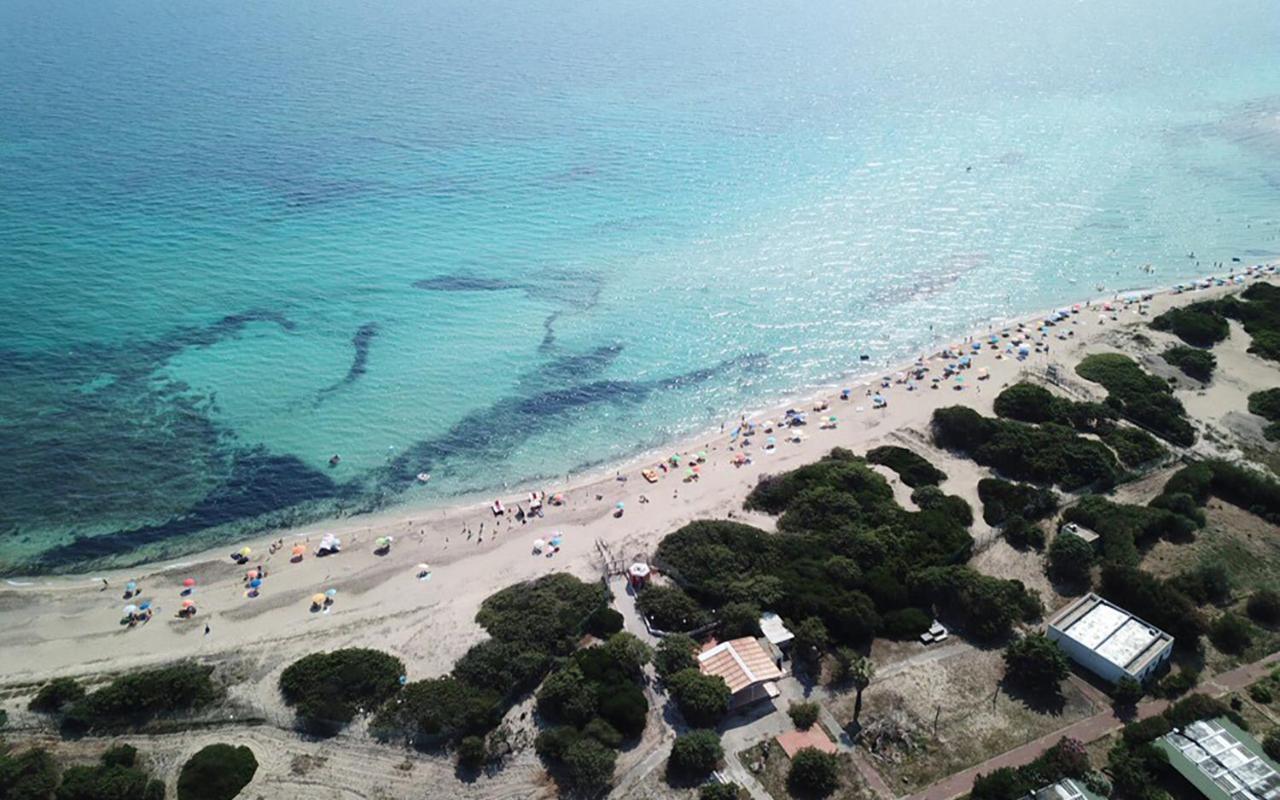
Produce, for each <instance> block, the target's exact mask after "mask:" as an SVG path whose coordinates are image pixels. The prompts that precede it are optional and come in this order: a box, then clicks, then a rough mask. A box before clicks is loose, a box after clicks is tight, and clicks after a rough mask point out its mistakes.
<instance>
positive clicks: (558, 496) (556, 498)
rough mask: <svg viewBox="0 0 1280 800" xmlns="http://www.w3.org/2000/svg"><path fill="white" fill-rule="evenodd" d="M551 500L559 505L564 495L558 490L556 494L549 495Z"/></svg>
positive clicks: (562, 501)
mask: <svg viewBox="0 0 1280 800" xmlns="http://www.w3.org/2000/svg"><path fill="white" fill-rule="evenodd" d="M551 502H553V503H555V504H556V505H561V504H562V503H564V495H563V494H560V493H558V492H557V493H556V494H553V495H551Z"/></svg>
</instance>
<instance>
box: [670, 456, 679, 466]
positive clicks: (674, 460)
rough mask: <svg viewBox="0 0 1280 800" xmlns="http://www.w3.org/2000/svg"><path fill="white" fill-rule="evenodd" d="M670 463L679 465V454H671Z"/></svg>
mask: <svg viewBox="0 0 1280 800" xmlns="http://www.w3.org/2000/svg"><path fill="white" fill-rule="evenodd" d="M671 463H672V464H679V463H680V454H679V453H674V454H672V456H671Z"/></svg>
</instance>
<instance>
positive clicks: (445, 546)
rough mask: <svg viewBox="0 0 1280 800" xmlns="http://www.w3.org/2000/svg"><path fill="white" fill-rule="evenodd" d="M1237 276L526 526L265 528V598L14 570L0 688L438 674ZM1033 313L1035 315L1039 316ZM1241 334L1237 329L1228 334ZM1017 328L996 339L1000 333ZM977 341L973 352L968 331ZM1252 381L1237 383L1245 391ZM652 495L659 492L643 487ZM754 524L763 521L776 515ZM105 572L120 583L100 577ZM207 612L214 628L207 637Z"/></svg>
mask: <svg viewBox="0 0 1280 800" xmlns="http://www.w3.org/2000/svg"><path fill="white" fill-rule="evenodd" d="M1238 288H1239V287H1232V286H1226V287H1216V288H1212V289H1205V290H1198V291H1194V292H1188V293H1183V294H1177V295H1175V294H1172V293H1160V294H1157V295H1156V296H1155V297H1154V299H1153V300H1152V301H1151V303H1150V311H1149V315H1148V316H1146V317H1142V316H1139V314H1138V313H1137V304H1134V305H1132V306H1130V307H1119V306H1118V307H1117V309H1118V310H1117V311H1116V312H1115V317H1116V318H1115V319H1112V314H1111V313H1103V312H1102V311H1101V303H1099V302H1094V303H1093V304H1092V306H1090V307H1086V308H1084V309H1082V311H1081V312H1080V313H1079V314H1076V315H1073V316H1072V317H1071V318H1070V320H1069V321H1068V322H1064V323H1061V324H1059V325H1058V326H1056V327H1053V328H1049V329H1048V338H1047V339H1045V341H1046V342H1047V343H1048V345H1049V348H1050V349H1049V352H1048V353H1033V354H1032V355H1030V356H1029V357H1028V358H1026V359H1025V360H1024V361H1018V360H1017V359H1015V358H1013V357H1010V356H1005V357H1003V358H997V353H999V352H1001V350H993V349H990V348H989V347H987V346H985V344H984V346H983V348H982V350H981V351H979V352H977V353H974V354H973V369H970V370H968V371H965V372H964V373H963V374H964V376H965V380H964V382H963V387H964V388H963V389H960V390H957V389H955V388H954V387H955V382H954V381H953V380H946V381H943V382H942V383H941V384H940V388H938V389H936V390H934V389H930V388H929V378H928V377H926V379H925V381H924V382H922V383H921V384H920V385H919V387H918V388H917V390H916V391H913V392H909V391H907V389H906V388H905V386H903V385H901V384H896V383H895V384H893V385H891V386H890V387H889V388H888V389H883V390H880V391H882V392H883V393H884V395H885V397H886V398H887V400H888V407H887V408H885V409H882V410H873V409H872V402H871V398H870V397H869V396H867V394H866V392H867V391H868V387H867V386H865V385H864V384H863V383H857V384H854V393H853V397H852V398H851V399H850V400H848V401H843V400H840V399H839V398H838V397H829V398H826V399H827V401H828V402H829V403H830V410H828V411H826V412H822V413H819V412H815V411H812V405H813V399H812V398H811V399H810V400H809V401H806V402H805V403H804V405H803V408H802V410H804V411H806V412H808V413H809V422H810V424H809V425H808V426H807V427H805V428H804V429H803V430H804V432H805V436H806V438H805V440H804V441H802V442H800V443H792V442H790V441H787V440H786V439H785V438H784V432H783V431H778V432H776V435H777V445H776V449H774V450H773V451H772V452H766V450H765V447H764V445H765V440H766V438H767V437H766V436H765V435H763V434H762V435H759V436H756V437H755V438H754V440H753V442H752V445H751V447H750V448H748V452H749V453H750V454H751V457H752V459H753V460H752V463H750V464H747V465H744V466H740V467H735V466H734V465H733V464H732V463H731V458H732V457H733V456H734V455H736V454H737V453H739V452H740V451H741V447H740V445H735V444H734V443H733V442H731V439H730V436H729V433H728V432H727V431H726V432H725V433H718V432H717V433H714V434H707V435H704V436H701V437H696V438H694V439H692V440H690V441H687V442H685V443H683V444H682V445H681V446H678V447H675V448H672V450H671V451H670V452H681V453H694V452H697V451H700V450H705V451H707V455H708V458H707V462H706V463H705V464H703V465H702V468H701V475H700V477H699V478H698V480H697V481H696V482H689V481H685V480H683V478H684V472H683V470H678V471H673V472H671V473H667V474H664V475H663V477H661V478H660V479H659V481H658V482H657V483H656V484H650V483H647V482H646V481H645V480H644V479H643V478H642V477H641V476H640V474H639V468H638V466H635V465H634V462H633V464H630V465H628V466H627V467H626V468H624V469H623V471H622V472H621V475H622V476H623V477H625V478H626V480H625V481H621V480H617V479H615V478H614V477H613V475H612V470H610V474H609V475H608V476H605V477H603V478H602V477H599V476H597V477H596V478H595V479H593V480H590V481H588V482H586V483H583V484H581V485H578V486H576V487H573V488H570V489H568V490H564V489H563V487H555V486H546V487H540V488H545V489H546V490H547V491H548V493H551V492H554V491H564V493H565V503H564V505H563V506H559V507H552V506H550V505H548V506H547V508H546V516H545V517H544V518H533V519H531V520H530V521H528V523H527V524H521V523H519V522H516V521H515V520H514V519H512V518H511V517H510V516H508V517H506V518H505V519H503V520H495V519H494V517H493V515H492V514H491V513H490V512H489V510H488V509H487V508H486V507H484V506H476V505H469V506H459V507H454V508H448V509H438V510H432V511H416V512H408V513H406V512H404V511H401V512H398V513H390V514H383V515H378V516H370V517H358V518H351V519H345V520H340V521H335V522H330V523H327V524H318V525H311V526H307V527H305V528H301V529H298V530H289V531H279V532H274V533H272V534H269V535H263V536H260V537H255V538H254V539H252V540H250V541H248V542H246V543H245V544H246V545H247V546H248V547H250V548H252V550H253V556H252V558H251V562H250V564H249V565H248V566H249V567H252V566H256V565H258V564H261V565H263V566H264V567H265V568H266V570H267V573H268V574H267V577H266V579H265V582H264V585H263V586H262V588H261V591H260V593H259V595H258V596H257V597H253V598H251V597H249V596H247V592H246V588H245V586H244V580H243V578H244V571H245V569H246V568H247V567H238V566H236V565H234V564H233V563H232V562H231V561H230V560H229V558H228V557H227V553H228V552H229V551H230V550H231V549H233V548H223V549H220V550H219V551H217V552H207V553H203V554H199V555H194V556H191V557H188V558H185V559H182V560H181V561H180V562H167V563H164V564H155V565H150V566H145V567H139V568H134V569H132V570H130V571H129V572H123V571H121V572H112V573H106V574H105V575H104V576H99V575H97V574H94V575H84V576H68V577H35V578H27V579H13V580H12V581H10V582H9V585H6V586H0V652H2V653H3V654H4V657H3V659H0V684H9V685H12V684H15V683H22V682H29V681H36V680H41V679H45V678H47V677H50V676H54V675H63V674H91V673H102V672H107V671H115V670H119V669H122V668H128V667H134V666H138V665H142V664H153V663H160V662H166V661H171V660H173V659H176V658H181V657H185V656H200V657H205V656H229V655H235V654H237V653H245V652H255V653H258V654H262V653H267V654H269V657H270V658H271V659H272V660H274V661H276V662H277V663H278V665H279V667H280V668H282V667H283V666H284V665H285V664H287V663H288V662H289V661H290V660H292V659H293V658H295V657H297V656H299V655H302V654H304V653H307V652H313V651H316V650H321V649H332V648H336V647H341V646H350V645H365V646H371V647H378V648H383V649H387V650H390V651H392V652H394V653H396V654H397V655H399V656H400V657H402V658H403V659H404V660H405V663H406V664H407V665H408V673H409V678H410V679H411V680H416V679H420V678H425V677H430V676H433V675H438V674H441V673H443V672H446V671H447V670H448V669H449V668H450V666H451V665H452V663H453V662H454V660H456V659H457V658H458V656H460V655H461V654H462V653H463V652H464V651H465V650H466V648H467V647H469V646H470V645H471V644H473V643H474V642H476V641H478V640H479V639H480V638H482V636H483V632H482V631H481V630H480V629H479V627H478V626H477V625H475V623H474V622H473V617H474V615H475V612H476V609H477V607H478V606H479V604H480V601H481V600H483V599H484V597H485V596H487V595H489V594H491V593H493V592H494V591H496V590H497V589H499V588H501V587H504V586H507V585H509V584H512V583H515V582H517V581H521V580H526V579H530V578H536V577H538V576H540V575H544V574H547V573H549V572H552V571H557V570H564V571H569V572H572V573H574V574H576V575H579V576H582V577H584V578H591V577H596V576H598V575H599V564H600V561H599V557H598V554H597V549H596V541H597V540H600V541H602V542H604V543H606V544H607V545H608V546H609V547H610V548H611V549H612V551H613V552H614V553H615V554H616V555H618V556H619V557H623V558H630V557H632V556H635V555H638V554H642V553H645V552H651V551H652V549H653V547H654V546H656V544H657V542H658V541H659V540H660V539H661V537H662V536H664V535H666V534H667V533H670V532H671V531H673V530H675V529H677V528H678V527H680V526H681V525H683V524H684V523H686V522H689V521H691V520H694V519H698V518H708V517H718V518H723V517H726V516H728V515H730V514H733V515H735V516H736V517H738V518H744V519H753V520H754V519H755V518H754V517H753V516H752V515H749V514H746V513H744V512H743V511H742V510H741V506H742V500H743V498H744V496H745V495H746V494H747V492H748V491H749V489H750V488H751V486H753V485H754V484H755V483H756V481H757V480H758V479H759V477H760V476H761V475H763V474H766V473H771V472H779V471H783V470H787V469H791V468H794V467H797V466H799V465H801V464H804V463H807V462H810V461H813V460H815V459H817V458H819V457H820V456H821V455H822V454H824V453H826V452H827V451H828V450H830V449H831V448H832V447H835V446H841V447H847V448H850V449H853V450H855V451H857V452H863V451H865V450H866V449H867V448H869V447H871V446H874V445H875V444H877V443H880V442H882V441H884V440H886V439H887V438H888V437H890V436H893V437H894V440H895V441H902V439H903V438H904V437H907V438H908V440H909V438H910V437H911V436H912V435H913V434H912V432H913V431H916V432H923V431H925V430H927V425H928V420H929V417H930V414H931V413H932V412H933V410H934V409H935V408H937V407H939V406H943V405H950V404H956V403H964V404H968V405H971V406H974V407H975V408H977V409H979V410H980V411H982V412H984V413H990V407H991V402H992V401H993V399H994V397H995V395H996V394H997V393H998V392H999V390H1000V388H1001V387H1002V386H1003V385H1005V384H1008V383H1011V382H1013V381H1015V380H1016V379H1017V378H1018V377H1019V375H1020V374H1021V373H1024V372H1026V373H1029V374H1035V375H1043V373H1044V370H1045V367H1046V366H1047V365H1049V364H1050V363H1053V364H1057V365H1058V366H1059V369H1061V370H1063V371H1064V372H1067V373H1070V370H1071V369H1072V367H1073V365H1074V364H1075V363H1076V362H1077V361H1078V360H1079V358H1080V357H1081V355H1082V354H1083V351H1085V350H1086V349H1092V350H1094V351H1096V350H1099V349H1115V346H1113V345H1108V344H1107V341H1108V340H1110V341H1111V342H1115V341H1116V340H1117V337H1116V336H1115V333H1116V330H1117V329H1118V328H1119V327H1121V326H1125V325H1136V324H1138V323H1139V322H1140V321H1143V322H1145V321H1146V320H1148V319H1150V316H1153V315H1155V314H1158V313H1160V312H1161V311H1162V310H1163V309H1165V308H1168V307H1170V306H1171V305H1174V304H1180V303H1186V302H1191V301H1194V300H1198V299H1202V298H1206V297H1211V296H1220V295H1222V294H1223V293H1226V292H1229V291H1234V290H1236V289H1238ZM1035 319H1036V320H1037V321H1038V320H1039V319H1040V317H1036V318H1035ZM1034 327H1035V326H1034V325H1029V326H1028V330H1034ZM1067 330H1070V331H1073V332H1074V335H1073V336H1072V337H1071V338H1069V339H1068V340H1066V341H1062V340H1059V339H1057V338H1056V336H1057V335H1058V334H1059V333H1060V332H1065V331H1067ZM987 335H988V334H987V331H985V330H984V331H982V332H980V333H979V334H975V339H976V340H977V341H982V342H984V343H985V342H986V339H987ZM1034 336H1035V338H1037V339H1038V337H1039V335H1038V334H1035V335H1034ZM1152 338H1156V339H1159V338H1160V337H1159V335H1153V336H1152ZM1241 338H1242V337H1241V336H1239V335H1237V336H1236V337H1233V340H1232V344H1233V346H1234V345H1235V344H1239V343H1240V342H1239V341H1238V340H1241ZM1008 341H1009V340H1001V343H1000V347H1001V348H1003V347H1004V346H1005V345H1006V344H1007V343H1008ZM965 350H966V351H968V350H969V347H968V345H965ZM1229 358H1233V359H1234V358H1236V356H1235V355H1232V356H1229ZM1254 360H1255V361H1256V359H1254ZM926 363H927V365H928V366H929V367H930V368H931V372H930V373H929V375H930V376H940V375H941V374H942V371H943V367H944V366H945V365H946V364H948V363H954V362H953V361H946V360H943V359H942V358H941V357H940V356H933V357H930V358H929V359H927V361H926ZM906 366H907V365H904V367H902V368H906ZM978 368H985V369H987V370H989V374H990V378H989V379H988V380H983V381H979V380H977V376H978ZM895 371H896V370H895V369H894V368H890V369H889V370H888V372H887V373H886V374H888V375H893V374H894V373H895ZM1264 377H1266V378H1272V377H1274V375H1272V374H1268V375H1267V376H1264ZM869 388H870V390H871V391H873V392H874V391H877V390H879V384H878V382H876V384H875V385H874V386H871V387H869ZM1224 388H1226V387H1224ZM1246 388H1247V387H1241V388H1239V389H1238V391H1232V395H1233V398H1234V397H1235V395H1236V394H1237V393H1242V392H1244V390H1245V389H1246ZM1233 402H1234V401H1233ZM1189 405H1191V404H1190V403H1189ZM1196 405H1197V406H1205V407H1206V408H1204V409H1196V410H1207V411H1211V410H1212V409H1209V408H1207V406H1210V405H1213V406H1218V407H1221V403H1219V402H1215V401H1214V398H1213V397H1212V396H1210V397H1209V398H1207V399H1205V400H1201V401H1200V402H1199V403H1197V404H1196ZM797 407H800V406H798V405H797ZM781 411H782V409H775V410H774V411H773V412H770V413H764V414H759V415H756V417H755V418H756V419H764V418H772V419H775V420H776V419H780V418H781ZM1219 413H1221V412H1219ZM826 414H834V415H836V417H837V418H838V425H837V427H835V428H834V429H820V427H819V424H818V422H819V418H820V417H822V416H825V415H826ZM727 427H728V428H732V427H733V426H732V425H729V426H727ZM655 460H656V457H655ZM651 463H652V461H650V462H647V463H646V465H647V464H651ZM955 464H958V465H961V466H960V467H959V468H960V469H967V470H969V474H956V473H955V471H954V470H953V465H952V464H948V471H951V472H952V473H953V474H952V479H953V481H954V482H955V483H956V484H957V486H965V485H968V486H970V490H969V491H972V490H971V486H972V484H973V483H974V482H976V479H977V477H979V476H980V475H981V474H983V473H982V471H981V470H980V468H978V467H976V466H975V465H973V464H972V463H970V462H955ZM642 496H643V497H644V498H645V499H647V501H648V502H644V501H642V499H641V498H642ZM503 500H504V502H506V503H507V505H508V506H509V507H510V508H511V509H512V510H514V508H515V505H516V503H517V502H523V505H524V506H525V508H526V509H527V508H528V502H527V498H526V497H525V496H524V494H523V493H521V494H517V495H512V496H509V497H504V498H503ZM974 500H976V498H974ZM618 502H623V503H625V513H624V514H623V515H622V516H621V517H615V516H614V508H615V504H616V503H618ZM971 502H973V500H971ZM759 521H760V523H761V524H763V525H765V526H768V525H769V522H768V521H767V520H759ZM482 524H483V533H482V534H481V525H482ZM468 531H469V532H470V535H468ZM326 532H332V533H336V534H337V535H339V536H340V537H341V538H342V541H343V549H342V552H341V553H340V554H338V555H333V556H328V557H324V558H320V557H316V556H315V555H314V549H315V546H316V545H317V544H318V542H319V539H320V536H321V534H322V533H326ZM553 532H559V533H560V534H561V535H562V536H563V544H562V549H561V550H560V552H559V553H558V554H557V555H555V556H554V557H550V558H549V557H546V556H544V555H534V554H533V553H532V542H533V541H534V540H535V539H537V538H543V539H549V538H550V537H551V535H552V533H553ZM378 536H393V537H395V544H394V546H393V548H392V549H391V551H390V553H389V554H386V555H377V554H375V553H374V552H373V550H374V545H373V540H374V539H375V538H376V537H378ZM277 539H283V541H284V547H283V548H282V549H280V550H279V551H278V552H275V553H274V554H270V553H269V545H270V544H271V543H272V542H273V541H275V540H277ZM298 542H301V543H303V544H305V545H306V546H307V548H308V550H307V554H306V556H305V558H304V559H303V560H302V561H301V563H290V560H289V559H290V547H291V546H293V545H294V544H296V543H298ZM419 562H427V563H429V564H430V565H431V575H430V579H429V580H419V579H418V578H417V577H416V574H415V566H416V565H417V564H418V563H419ZM101 577H106V578H107V580H108V584H109V585H108V586H107V587H106V588H103V585H102V581H101ZM188 577H190V578H194V579H195V580H196V582H197V585H196V589H195V591H194V594H193V595H192V599H193V600H195V601H196V603H197V606H198V609H199V613H198V614H197V616H196V617H195V618H194V619H191V620H178V619H175V618H174V612H175V611H177V609H178V608H179V603H180V600H181V598H180V596H179V592H180V590H181V582H182V581H183V579H185V578H188ZM130 579H136V580H138V581H139V582H140V584H141V587H142V588H141V592H140V598H133V599H130V600H125V599H122V597H121V595H122V592H123V589H124V585H125V583H126V581H128V580H130ZM13 584H19V585H13ZM327 589H336V590H337V595H336V600H335V603H334V604H333V606H332V608H331V609H329V610H328V611H326V612H313V611H311V610H310V609H309V606H310V601H309V598H310V597H311V596H312V595H313V594H314V593H316V592H322V591H325V590H327ZM140 599H141V600H150V601H151V602H152V603H153V607H154V608H155V609H156V614H155V616H154V618H153V619H152V620H151V621H150V622H148V623H146V624H144V625H139V626H137V627H134V628H129V627H125V626H123V625H121V624H120V619H121V616H122V613H121V610H122V608H123V607H124V606H125V605H126V604H127V603H131V602H132V603H137V602H139V601H140ZM206 624H208V625H209V628H210V631H209V633H208V634H207V635H206V634H205V632H204V630H205V625H206Z"/></svg>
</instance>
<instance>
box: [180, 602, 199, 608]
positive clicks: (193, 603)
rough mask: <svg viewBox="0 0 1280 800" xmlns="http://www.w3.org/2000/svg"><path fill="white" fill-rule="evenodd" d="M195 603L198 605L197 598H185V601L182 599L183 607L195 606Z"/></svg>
mask: <svg viewBox="0 0 1280 800" xmlns="http://www.w3.org/2000/svg"><path fill="white" fill-rule="evenodd" d="M195 605H196V601H195V600H183V601H182V607H183V608H194V607H195Z"/></svg>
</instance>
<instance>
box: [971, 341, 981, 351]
mask: <svg viewBox="0 0 1280 800" xmlns="http://www.w3.org/2000/svg"><path fill="white" fill-rule="evenodd" d="M969 347H970V348H972V349H974V350H981V349H982V342H974V343H973V344H971V345H969Z"/></svg>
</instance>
